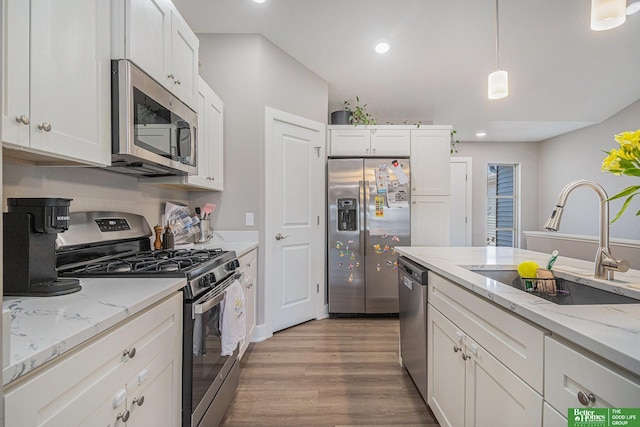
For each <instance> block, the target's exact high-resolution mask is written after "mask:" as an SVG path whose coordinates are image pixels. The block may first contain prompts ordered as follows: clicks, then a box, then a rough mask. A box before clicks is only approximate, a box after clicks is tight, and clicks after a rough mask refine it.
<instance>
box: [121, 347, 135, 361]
mask: <svg viewBox="0 0 640 427" xmlns="http://www.w3.org/2000/svg"><path fill="white" fill-rule="evenodd" d="M122 355H123V356H129V359H133V358H134V357H136V348H135V347H131V350H125V351H123V352H122Z"/></svg>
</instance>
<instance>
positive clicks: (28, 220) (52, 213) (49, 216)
mask: <svg viewBox="0 0 640 427" xmlns="http://www.w3.org/2000/svg"><path fill="white" fill-rule="evenodd" d="M71 200H73V199H60V198H20V199H18V198H10V199H7V208H8V211H9V212H5V213H4V214H3V219H4V234H3V237H4V266H3V269H2V270H3V274H4V292H3V293H4V295H18V296H54V295H65V294H70V293H73V292H77V291H79V290H80V289H82V288H81V287H80V283H79V280H78V279H58V272H57V270H56V237H57V236H58V233H62V232H64V231H65V230H68V229H69V205H70V204H71Z"/></svg>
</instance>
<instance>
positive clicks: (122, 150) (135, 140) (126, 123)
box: [111, 59, 198, 176]
mask: <svg viewBox="0 0 640 427" xmlns="http://www.w3.org/2000/svg"><path fill="white" fill-rule="evenodd" d="M111 98H112V99H111V101H112V102H111V109H112V111H111V125H112V133H111V138H112V140H111V141H112V142H111V170H113V171H115V172H122V173H126V174H130V175H136V176H167V175H193V174H196V173H197V172H198V170H197V164H196V160H197V153H196V148H197V144H196V133H197V132H196V126H197V121H198V115H197V114H196V113H195V112H194V111H193V110H192V109H191V108H189V107H188V106H186V105H185V104H184V103H182V102H181V101H180V100H179V99H178V98H176V97H175V96H174V95H172V94H171V93H170V92H169V91H168V90H166V89H165V88H164V87H162V86H161V85H160V84H159V83H158V82H156V81H155V80H153V79H152V78H151V77H149V76H148V75H147V74H145V73H144V72H143V71H142V70H140V69H139V68H138V67H136V66H135V65H134V64H133V63H131V62H130V61H127V60H125V59H120V60H114V61H112V62H111Z"/></svg>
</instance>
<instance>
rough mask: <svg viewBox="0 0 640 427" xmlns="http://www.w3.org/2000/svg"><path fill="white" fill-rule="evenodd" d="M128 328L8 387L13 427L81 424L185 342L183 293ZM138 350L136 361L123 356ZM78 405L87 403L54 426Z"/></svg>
mask: <svg viewBox="0 0 640 427" xmlns="http://www.w3.org/2000/svg"><path fill="white" fill-rule="evenodd" d="M123 323H124V324H122V325H121V326H115V327H114V328H113V329H111V330H109V331H106V332H104V333H103V334H101V335H98V336H97V337H95V338H94V339H92V340H91V341H89V342H88V343H86V344H84V345H82V346H80V347H78V348H77V349H74V350H72V351H70V352H69V353H68V355H64V356H60V358H59V360H57V359H56V360H55V361H53V362H52V363H51V364H50V365H45V366H43V367H42V368H41V369H40V370H38V371H35V372H34V374H33V375H30V376H27V377H25V378H24V379H23V380H19V381H17V382H16V383H15V385H10V386H9V387H8V388H6V389H5V390H4V399H5V422H6V423H7V425H21V426H36V425H43V424H44V425H78V424H79V423H80V422H81V421H82V420H84V419H85V418H86V417H87V416H88V415H90V414H91V413H93V412H94V411H95V410H96V409H97V407H98V405H99V404H100V403H101V402H106V401H107V400H108V399H110V398H111V396H112V395H113V393H114V392H115V391H116V390H118V389H119V388H122V386H123V385H124V384H125V383H126V381H127V380H129V379H130V378H131V377H133V376H134V375H135V374H137V373H138V372H139V371H140V370H141V369H142V368H144V367H145V366H146V365H147V364H149V363H150V362H151V361H152V360H153V359H154V358H155V357H156V356H157V355H158V354H160V352H161V351H162V350H163V349H164V348H166V347H167V346H169V345H170V344H171V343H172V342H173V341H175V340H179V341H180V336H181V334H182V293H177V294H176V295H174V296H172V297H170V298H169V299H167V300H165V301H163V302H161V303H159V304H158V305H156V306H154V307H152V308H150V309H147V310H146V311H143V312H142V313H140V314H137V315H136V316H134V317H133V318H132V319H131V320H128V321H124V322H123ZM133 348H135V349H136V351H135V355H134V356H133V357H130V356H128V355H125V354H123V352H124V351H125V350H128V351H129V352H131V350H132V349H133ZM77 401H80V402H84V404H82V405H77V407H78V408H80V410H78V411H74V412H73V417H74V419H73V420H70V419H69V418H66V419H65V420H64V424H58V423H57V422H55V421H52V422H51V423H50V421H51V420H55V418H56V415H57V414H58V413H59V412H60V411H61V410H62V409H63V408H65V407H66V406H68V405H69V404H70V403H71V402H77Z"/></svg>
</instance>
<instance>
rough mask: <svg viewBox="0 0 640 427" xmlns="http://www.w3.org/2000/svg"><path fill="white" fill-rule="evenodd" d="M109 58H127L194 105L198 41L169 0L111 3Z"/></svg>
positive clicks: (196, 87) (115, 0) (195, 106)
mask: <svg viewBox="0 0 640 427" xmlns="http://www.w3.org/2000/svg"><path fill="white" fill-rule="evenodd" d="M111 13H112V21H113V22H112V28H113V30H112V34H111V55H112V58H113V59H129V60H131V61H132V62H133V63H135V64H136V65H137V66H138V67H139V68H140V69H142V70H143V71H144V72H145V73H147V74H149V75H150V76H151V77H153V78H154V79H155V80H156V81H157V82H158V83H160V84H161V85H163V86H164V87H165V88H167V90H169V91H170V92H171V93H173V94H174V95H176V96H177V97H178V98H179V99H180V100H181V101H182V102H184V103H185V104H187V105H188V106H190V107H191V108H193V109H196V108H197V93H198V46H199V41H198V38H197V37H196V35H195V34H194V33H193V31H191V29H190V28H189V26H188V25H187V23H186V22H185V21H184V19H182V16H180V14H179V13H178V11H177V10H176V8H175V6H174V5H173V3H171V2H170V1H169V0H113V1H112V2H111Z"/></svg>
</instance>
